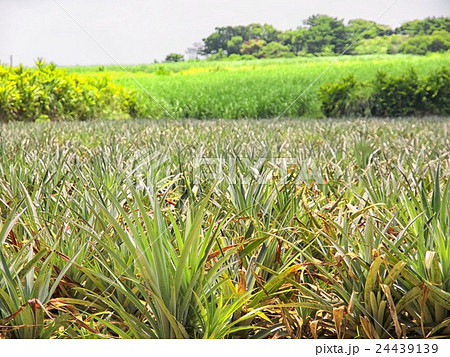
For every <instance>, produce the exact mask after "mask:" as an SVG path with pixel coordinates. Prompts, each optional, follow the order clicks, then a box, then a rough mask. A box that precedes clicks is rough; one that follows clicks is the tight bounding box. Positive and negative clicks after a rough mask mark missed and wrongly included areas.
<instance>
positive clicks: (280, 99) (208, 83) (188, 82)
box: [67, 53, 450, 119]
mask: <svg viewBox="0 0 450 357" xmlns="http://www.w3.org/2000/svg"><path fill="white" fill-rule="evenodd" d="M334 59H335V57H317V58H291V59H265V60H252V61H236V62H233V61H229V62H227V61H218V62H213V61H200V62H199V61H193V62H181V63H166V64H153V65H142V66H126V67H125V68H126V69H127V71H129V72H130V73H132V75H133V76H134V77H135V78H136V80H137V81H139V82H140V83H141V84H142V85H143V86H144V87H145V89H146V90H148V91H149V93H150V94H151V95H153V96H154V97H155V98H156V99H157V100H158V101H159V102H160V103H161V104H162V105H163V106H164V107H165V108H166V109H167V110H168V111H169V112H170V113H171V114H172V115H173V116H174V117H175V118H195V119H203V118H208V119H211V118H225V119H228V118H232V119H238V118H273V117H276V116H278V115H280V114H281V113H282V112H283V111H284V110H285V109H286V108H287V107H288V106H289V105H290V104H291V103H292V102H293V101H294V100H295V99H296V98H297V97H298V96H299V95H300V93H302V92H303V91H304V90H305V89H306V88H307V87H308V86H309V84H310V83H312V82H313V81H314V80H315V79H316V78H317V76H319V75H320V73H321V72H322V71H323V70H325V69H326V68H327V67H328V66H329V65H330V63H331V62H332V61H333V60H334ZM449 59H450V58H449V55H448V53H442V54H432V55H427V56H413V55H371V56H344V57H342V58H341V59H340V60H339V61H338V62H337V63H336V64H335V65H334V66H333V67H332V68H331V69H330V70H329V71H328V72H327V73H326V75H325V76H323V77H322V78H321V79H320V80H319V81H318V82H317V83H316V84H315V85H314V87H312V88H311V89H310V90H308V92H307V93H306V94H305V95H304V96H303V97H302V98H301V99H300V100H299V101H298V102H297V103H296V104H295V105H294V106H292V108H291V109H290V110H289V111H288V112H287V113H286V116H288V117H310V118H318V117H323V116H324V114H323V112H322V110H321V108H320V105H321V103H320V100H319V99H318V88H319V87H320V86H321V85H323V84H326V83H331V82H337V81H339V80H340V79H341V78H343V77H344V76H346V75H349V74H354V75H355V76H356V77H357V79H359V80H363V81H367V80H372V79H373V78H375V76H376V74H377V72H378V71H380V70H382V71H385V72H387V73H389V74H402V73H406V72H408V71H409V70H410V69H411V68H413V69H414V70H415V71H416V72H417V73H418V75H419V76H424V75H428V74H431V73H432V72H434V71H436V70H438V69H441V68H442V67H443V66H448V65H449V63H450V62H449ZM99 68H100V70H101V71H99ZM67 70H68V71H69V72H76V73H83V74H86V75H89V76H103V75H105V74H106V75H108V76H109V77H111V78H112V79H113V81H114V82H116V83H118V84H121V85H123V86H125V87H128V88H135V89H136V90H138V91H139V93H140V95H141V96H142V99H143V100H144V102H145V103H147V104H146V107H147V108H146V110H145V111H144V112H145V114H146V116H149V117H152V118H161V117H164V116H167V115H165V114H164V113H163V112H162V111H161V109H160V108H159V107H157V106H156V105H155V104H154V103H153V102H152V101H151V100H150V99H149V98H148V96H146V95H145V94H144V93H143V91H142V89H141V88H140V87H139V85H137V83H136V82H135V81H134V80H133V79H131V78H130V77H129V76H128V75H127V74H126V73H125V72H124V71H123V70H122V69H121V68H120V67H118V66H106V67H98V66H97V67H70V68H67Z"/></svg>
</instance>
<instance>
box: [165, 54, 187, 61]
mask: <svg viewBox="0 0 450 357" xmlns="http://www.w3.org/2000/svg"><path fill="white" fill-rule="evenodd" d="M182 61H184V56H183V55H182V54H180V53H170V54H168V55H167V56H166V59H165V60H164V62H182Z"/></svg>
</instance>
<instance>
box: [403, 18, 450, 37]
mask: <svg viewBox="0 0 450 357" xmlns="http://www.w3.org/2000/svg"><path fill="white" fill-rule="evenodd" d="M435 31H447V32H450V17H429V18H426V19H424V20H414V21H409V22H406V23H404V24H403V25H401V26H400V27H397V28H396V29H395V32H396V33H399V34H402V35H410V36H416V35H431V34H432V33H433V32H435Z"/></svg>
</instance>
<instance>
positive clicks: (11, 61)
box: [9, 55, 13, 67]
mask: <svg viewBox="0 0 450 357" xmlns="http://www.w3.org/2000/svg"><path fill="white" fill-rule="evenodd" d="M9 65H10V66H11V67H12V66H13V55H9Z"/></svg>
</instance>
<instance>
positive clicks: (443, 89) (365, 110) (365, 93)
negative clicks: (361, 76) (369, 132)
mask: <svg viewBox="0 0 450 357" xmlns="http://www.w3.org/2000/svg"><path fill="white" fill-rule="evenodd" d="M319 93H320V100H321V106H322V110H323V113H324V114H325V116H327V117H351V116H369V115H372V116H377V117H401V116H411V115H414V116H424V115H449V114H450V71H449V70H448V69H446V68H445V67H444V68H442V69H440V70H437V71H436V72H434V73H432V74H431V75H429V76H424V77H419V76H418V75H417V73H416V72H415V71H414V70H413V69H411V70H410V71H409V72H407V73H405V74H402V75H391V74H388V73H386V72H382V71H380V72H378V73H377V75H376V77H375V79H373V80H372V81H371V82H363V81H358V80H357V79H356V78H355V77H354V76H353V75H351V76H347V77H344V78H343V79H342V80H341V81H340V82H337V83H329V84H326V85H324V86H322V87H321V88H320V91H319Z"/></svg>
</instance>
